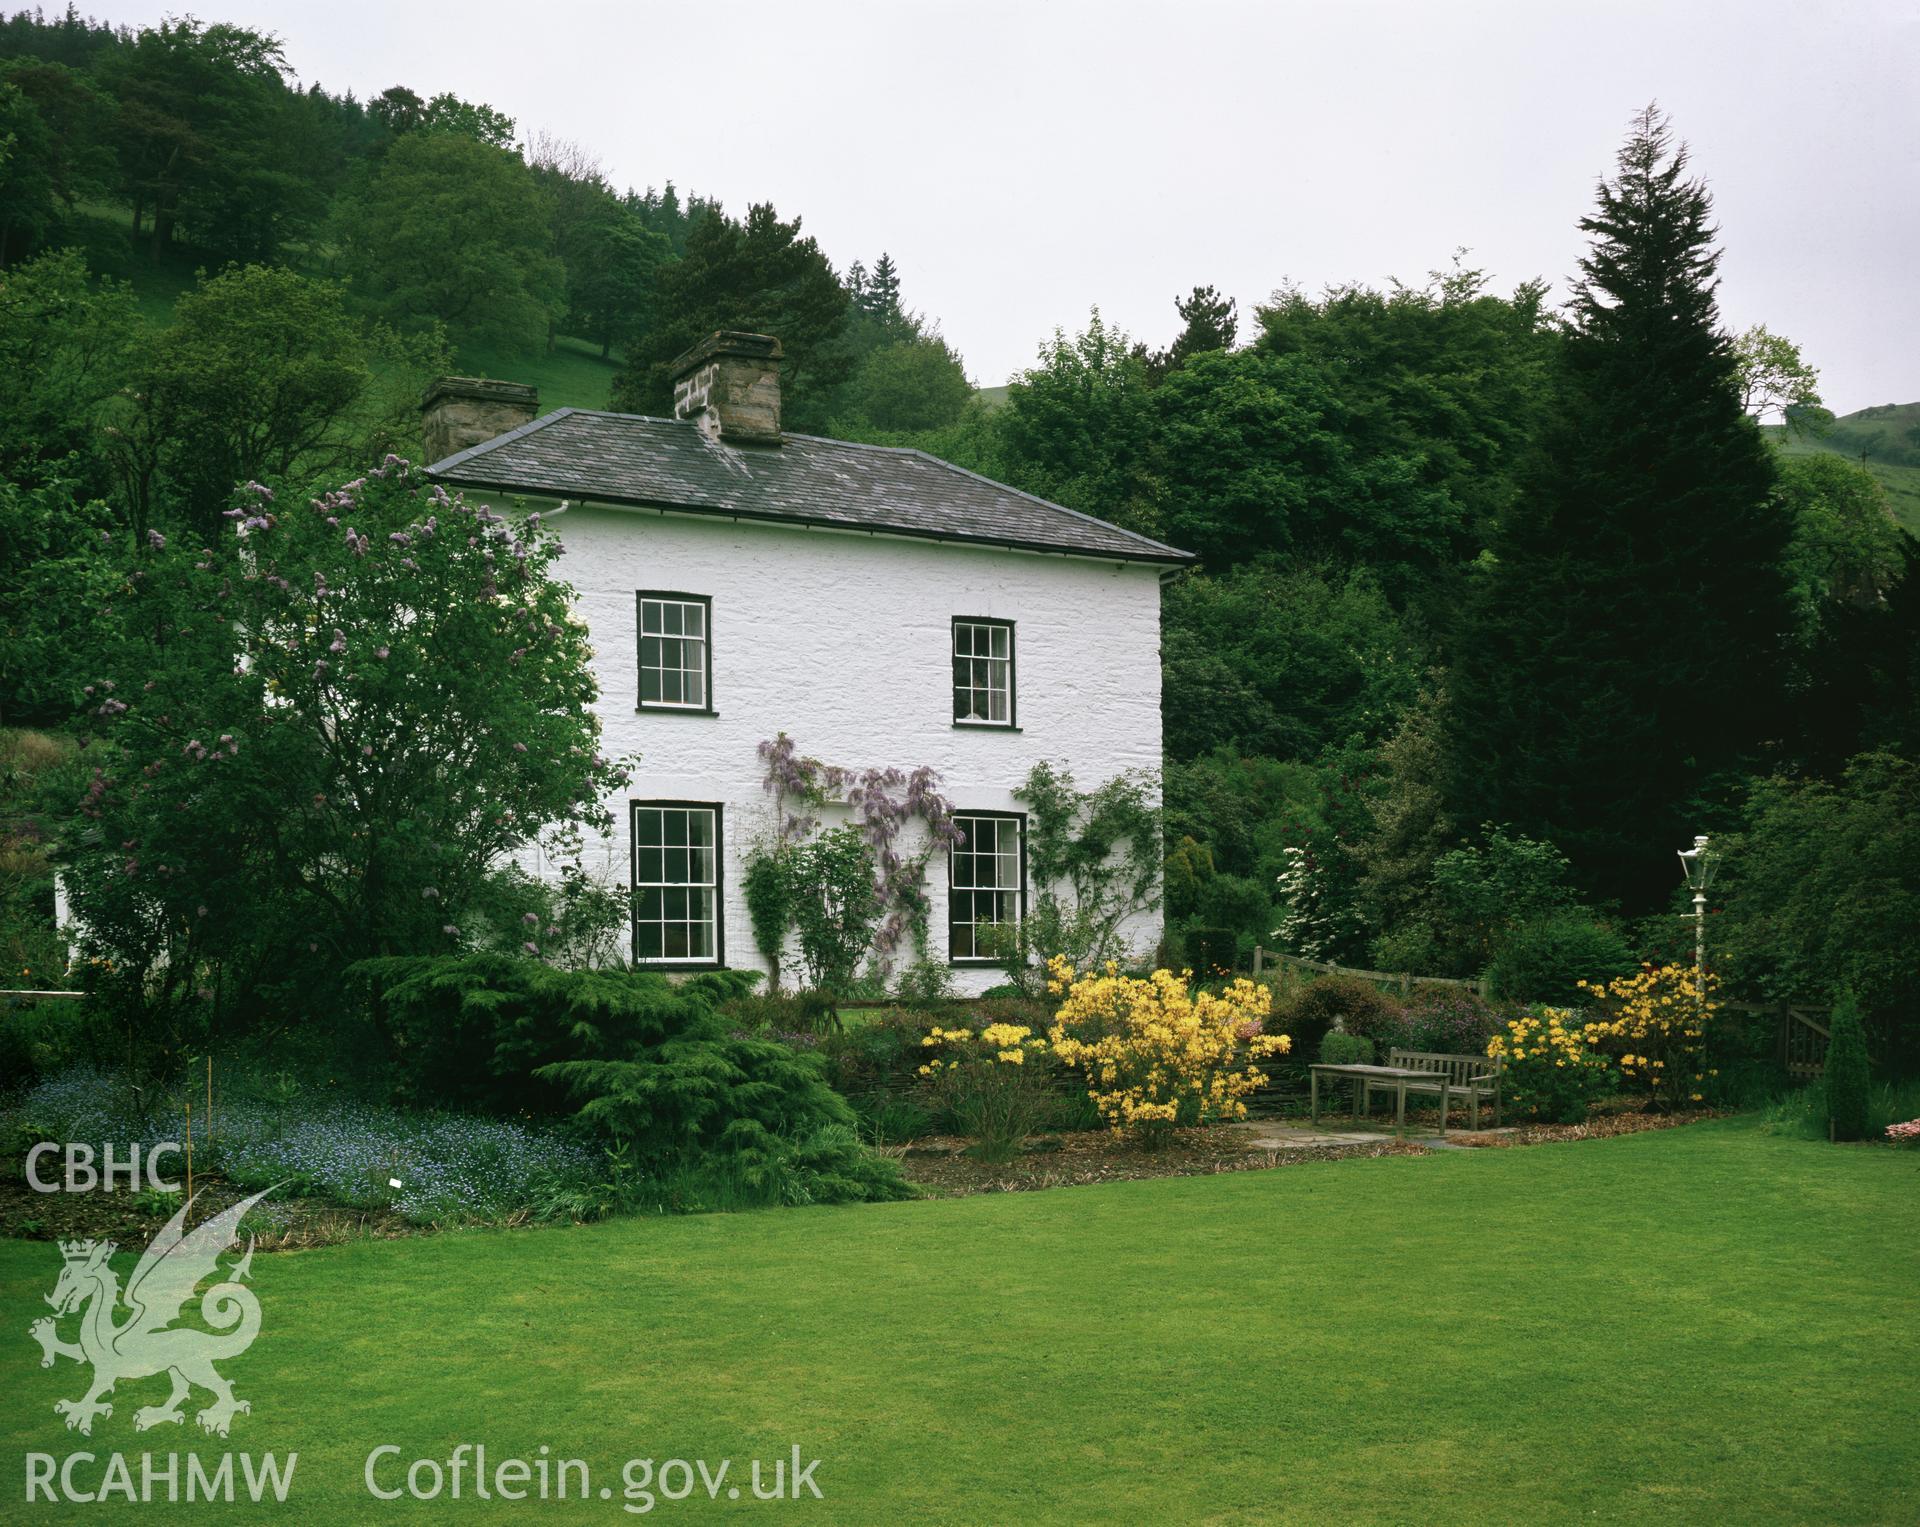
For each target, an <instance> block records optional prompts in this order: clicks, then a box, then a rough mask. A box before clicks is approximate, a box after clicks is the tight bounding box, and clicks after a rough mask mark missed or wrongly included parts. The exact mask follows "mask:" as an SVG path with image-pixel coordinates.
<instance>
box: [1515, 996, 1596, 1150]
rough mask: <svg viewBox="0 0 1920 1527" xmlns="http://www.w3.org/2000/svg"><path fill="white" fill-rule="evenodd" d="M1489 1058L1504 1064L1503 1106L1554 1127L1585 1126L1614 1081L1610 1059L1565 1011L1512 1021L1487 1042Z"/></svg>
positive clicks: (1553, 1010) (1558, 1009) (1547, 1010)
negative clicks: (1596, 1102) (1590, 1106)
mask: <svg viewBox="0 0 1920 1527" xmlns="http://www.w3.org/2000/svg"><path fill="white" fill-rule="evenodd" d="M1487 1054H1489V1055H1491V1056H1493V1057H1494V1058H1495V1059H1496V1060H1498V1061H1499V1062H1500V1102H1501V1106H1502V1107H1503V1108H1506V1109H1509V1110H1511V1111H1512V1112H1514V1113H1517V1114H1521V1115H1523V1116H1524V1117H1526V1118H1530V1119H1544V1120H1546V1121H1547V1122H1548V1123H1550V1124H1578V1123H1580V1122H1581V1120H1583V1119H1585V1118H1586V1116H1587V1105H1588V1104H1589V1103H1591V1102H1592V1101H1593V1100H1594V1099H1595V1098H1597V1097H1599V1096H1601V1095H1602V1094H1603V1093H1605V1092H1606V1090H1607V1088H1608V1086H1609V1085H1610V1084H1611V1083H1612V1081H1613V1068H1612V1067H1611V1066H1609V1065H1608V1064H1607V1060H1606V1057H1605V1056H1603V1055H1600V1054H1597V1053H1596V1052H1595V1051H1594V1050H1593V1048H1592V1047H1591V1046H1589V1045H1588V1044H1587V1041H1586V1038H1585V1036H1584V1035H1583V1034H1582V1033H1581V1031H1580V1028H1579V1027H1578V1025H1577V1024H1576V1023H1575V1021H1574V1017H1573V1014H1572V1013H1571V1012H1570V1011H1569V1010H1567V1009H1566V1008H1561V1007H1543V1008H1539V1009H1537V1010H1536V1011H1534V1012H1531V1013H1523V1014H1521V1015H1520V1016H1519V1017H1518V1018H1509V1019H1508V1020H1507V1026H1506V1027H1505V1028H1504V1029H1503V1030H1501V1032H1499V1033H1498V1034H1495V1035H1494V1036H1493V1038H1491V1039H1489V1040H1488V1041H1487Z"/></svg>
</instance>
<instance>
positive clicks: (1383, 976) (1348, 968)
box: [1253, 944, 1487, 997]
mask: <svg viewBox="0 0 1920 1527" xmlns="http://www.w3.org/2000/svg"><path fill="white" fill-rule="evenodd" d="M1269 962H1271V963H1272V964H1274V965H1278V966H1282V967H1284V966H1289V965H1291V966H1296V967H1298V968H1299V969H1301V970H1313V971H1318V972H1319V973H1320V974H1321V975H1323V976H1358V977H1359V978H1360V979H1361V980H1363V981H1381V982H1385V983H1386V984H1388V985H1390V986H1392V987H1394V988H1396V989H1397V990H1398V991H1399V992H1400V993H1401V994H1402V995H1403V996H1404V995H1406V994H1407V993H1408V992H1411V991H1412V990H1413V989H1414V987H1416V986H1464V987H1466V988H1467V989H1468V990H1469V991H1475V992H1478V993H1479V994H1480V995H1481V996H1482V997H1484V996H1486V995H1487V978H1486V977H1485V976H1482V977H1480V979H1479V980H1477V981H1463V980H1461V979H1460V978H1459V977H1458V976H1416V975H1414V974H1413V973H1412V972H1411V971H1407V970H1361V969H1360V968H1359V967H1358V966H1354V965H1335V964H1333V963H1332V962H1331V961H1329V960H1307V959H1302V958H1301V957H1300V956H1299V955H1297V954H1281V953H1280V952H1279V951H1277V950H1273V949H1262V948H1261V947H1260V946H1259V945H1258V944H1256V945H1254V948H1253V973H1254V974H1255V975H1256V976H1257V975H1259V974H1260V973H1261V972H1262V971H1264V970H1265V969H1266V968H1267V965H1268V963H1269Z"/></svg>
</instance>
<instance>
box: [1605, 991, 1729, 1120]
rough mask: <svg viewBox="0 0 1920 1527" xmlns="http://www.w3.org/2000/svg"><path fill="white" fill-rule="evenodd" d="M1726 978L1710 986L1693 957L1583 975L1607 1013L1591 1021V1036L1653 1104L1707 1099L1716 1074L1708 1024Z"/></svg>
mask: <svg viewBox="0 0 1920 1527" xmlns="http://www.w3.org/2000/svg"><path fill="white" fill-rule="evenodd" d="M1718 985H1719V978H1718V977H1716V976H1714V975H1712V974H1711V973H1709V974H1708V976H1707V978H1706V982H1705V985H1704V987H1703V986H1702V983H1701V981H1700V977H1699V973H1698V972H1697V971H1695V969H1694V968H1693V967H1692V966H1691V965H1643V966H1641V967H1640V969H1639V970H1638V971H1636V972H1635V973H1634V974H1633V975H1630V976H1618V977H1616V978H1615V979H1613V980H1611V981H1607V982H1605V983H1602V982H1598V981H1582V982H1581V983H1580V986H1581V988H1582V989H1583V990H1585V991H1587V992H1589V993H1591V994H1592V996H1593V998H1594V1000H1595V1001H1596V1002H1597V1003H1598V1004H1599V1005H1600V1007H1601V1008H1602V1009H1603V1010H1604V1011H1605V1012H1606V1014H1607V1016H1606V1017H1605V1018H1604V1019H1602V1020H1600V1021H1598V1022H1594V1023H1589V1024H1588V1025H1587V1026H1586V1028H1585V1030H1584V1033H1585V1036H1586V1039H1587V1042H1588V1043H1589V1044H1591V1045H1594V1046H1595V1047H1597V1048H1599V1049H1602V1050H1604V1051H1606V1052H1607V1053H1608V1054H1609V1055H1612V1056H1614V1057H1616V1058H1617V1060H1618V1061H1619V1065H1620V1074H1621V1076H1623V1077H1624V1078H1625V1079H1626V1081H1627V1084H1628V1085H1629V1086H1630V1087H1634V1088H1637V1089H1639V1090H1641V1091H1644V1092H1645V1093H1646V1095H1647V1101H1648V1103H1649V1104H1651V1105H1654V1106H1657V1107H1664V1108H1685V1107H1687V1106H1689V1105H1697V1104H1700V1103H1703V1102H1705V1101H1706V1093H1707V1089H1708V1087H1709V1086H1710V1084H1711V1080H1712V1078H1714V1077H1716V1076H1718V1075H1719V1074H1720V1073H1719V1071H1718V1070H1717V1069H1715V1068H1713V1067H1710V1066H1709V1065H1708V1064H1707V1025H1708V1023H1709V1022H1710V1021H1711V1020H1712V1017H1713V1014H1714V1013H1715V1012H1716V1011H1718V1009H1719V1006H1720V1004H1719V1003H1717V1002H1715V1001H1714V1000H1713V993H1714V990H1715V988H1716V987H1717V986H1718Z"/></svg>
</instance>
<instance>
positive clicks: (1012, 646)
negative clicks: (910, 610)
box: [947, 615, 1020, 732]
mask: <svg viewBox="0 0 1920 1527" xmlns="http://www.w3.org/2000/svg"><path fill="white" fill-rule="evenodd" d="M961 626H998V627H999V628H1000V629H1002V630H1004V631H1005V632H1006V633H1007V719H1006V720H1005V721H962V720H961V719H960V718H959V717H958V716H954V717H953V729H954V730H955V731H956V732H1017V731H1019V730H1020V633H1019V631H1018V629H1017V628H1016V625H1015V623H1014V622H1013V621H1011V620H1002V619H1000V618H999V617H998V616H994V615H956V616H954V617H953V619H952V620H951V621H950V622H949V623H948V626H947V670H948V682H947V702H948V708H949V712H951V711H952V709H954V700H955V691H956V689H957V686H956V685H955V684H954V683H953V674H952V670H953V664H954V662H955V661H956V659H957V654H956V653H955V652H954V650H953V647H954V638H955V636H956V635H957V634H958V632H959V628H960V627H961Z"/></svg>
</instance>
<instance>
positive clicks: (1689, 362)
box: [1450, 107, 1792, 909]
mask: <svg viewBox="0 0 1920 1527" xmlns="http://www.w3.org/2000/svg"><path fill="white" fill-rule="evenodd" d="M1618 163H1619V170H1618V174H1617V175H1616V176H1615V177H1614V178H1613V179H1612V180H1609V181H1603V182H1602V184H1601V186H1600V191H1599V205H1598V207H1597V208H1596V209H1595V211H1594V212H1593V213H1592V214H1591V215H1590V216H1588V217H1586V218H1584V219H1582V220H1581V224H1580V226H1581V228H1582V230H1583V231H1585V232H1586V233H1588V234H1589V235H1591V237H1592V245H1591V248H1590V250H1589V252H1588V253H1587V255H1586V257H1585V258H1584V259H1582V261H1581V262H1580V269H1581V279H1580V280H1579V282H1578V283H1577V284H1576V285H1575V288H1574V295H1573V301H1572V305H1571V313H1570V317H1571V329H1570V332H1569V334H1568V337H1567V341H1566V344H1565V346H1564V361H1565V364H1564V370H1563V374H1562V378H1561V395H1560V398H1559V400H1558V406H1557V408H1556V410H1555V415H1554V419H1553V422H1552V423H1551V424H1550V426H1549V427H1548V429H1547V431H1546V434H1545V439H1544V441H1543V449H1542V450H1541V452H1540V455H1539V461H1538V465H1537V467H1536V468H1535V470H1534V472H1533V473H1532V477H1533V481H1532V484H1531V487H1530V489H1529V490H1527V491H1523V493H1522V494H1521V496H1520V499H1519V501H1518V502H1517V503H1516V504H1515V505H1514V507H1513V508H1512V509H1511V511H1510V512H1509V513H1508V514H1507V515H1506V516H1505V518H1504V520H1503V522H1502V523H1501V525H1500V526H1499V528H1498V530H1497V532H1496V534H1495V537H1494V547H1493V550H1494V553H1495V561H1494V565H1493V566H1492V567H1491V569H1489V570H1488V572H1487V574H1486V576H1485V579H1484V582H1483V583H1482V584H1481V586H1480V587H1479V588H1478V590H1477V591H1476V593H1475V595H1474V597H1473V598H1472V600H1471V601H1470V604H1469V608H1468V611H1467V615H1466V619H1465V621H1464V622H1463V625H1462V629H1461V630H1460V632H1459V640H1458V646H1457V649H1456V666H1455V671H1454V675H1453V680H1452V691H1453V698H1454V708H1453V713H1452V723H1453V724H1452V728H1451V730H1452V743H1451V750H1450V751H1451V756H1452V759H1453V766H1452V776H1453V777H1452V791H1451V793H1452V795H1453V797H1454V804H1455V807H1456V811H1457V813H1458V815H1459V816H1460V818H1461V819H1462V820H1466V821H1485V820H1494V821H1503V822H1510V823H1513V824H1514V825H1515V826H1516V827H1518V828H1520V829H1521V830H1522V831H1525V832H1527V833H1529V834H1531V835H1534V836H1540V837H1548V838H1551V839H1552V840H1553V841H1554V842H1556V843H1557V844H1559V845H1560V846H1561V848H1562V849H1563V850H1565V851H1566V852H1567V854H1568V855H1569V856H1570V857H1571V858H1572V859H1573V861H1574V863H1575V865H1576V867H1577V869H1578V870H1579V872H1580V874H1581V876H1582V878H1583V879H1584V880H1585V882H1586V885H1587V888H1588V889H1589V890H1590V891H1592V892H1594V893H1596V894H1598V895H1600V896H1603V897H1608V898H1617V899H1619V900H1620V901H1621V902H1623V903H1624V904H1625V905H1626V906H1627V907H1628V908H1630V909H1635V908H1643V907H1647V906H1650V905H1652V904H1654V903H1656V902H1657V901H1659V900H1660V899H1662V898H1663V896H1664V894H1665V892H1666V891H1667V889H1668V882H1669V881H1670V880H1672V879H1673V851H1674V850H1675V849H1676V848H1677V847H1678V846H1679V845H1680V844H1681V843H1682V842H1684V841H1685V836H1684V835H1685V834H1687V833H1689V832H1691V831H1693V830H1697V825H1698V824H1697V823H1695V822H1694V821H1693V820H1691V814H1690V810H1689V808H1690V804H1691V803H1694V802H1695V801H1696V798H1697V797H1698V795H1699V794H1700V793H1701V792H1702V791H1703V790H1706V789H1710V788H1711V783H1712V780H1713V777H1714V776H1715V774H1716V773H1718V772H1719V771H1722V770H1724V769H1726V768H1728V767H1730V766H1732V765H1734V764H1736V763H1737V762H1738V761H1740V760H1741V759H1742V758H1743V757H1745V756H1750V755H1751V754H1752V753H1753V752H1754V751H1755V750H1756V749H1759V748H1761V747H1763V746H1764V745H1765V744H1766V743H1767V742H1768V741H1769V740H1771V739H1772V738H1774V737H1775V736H1776V735H1777V734H1778V723H1779V719H1780V716H1779V709H1778V696H1779V693H1780V678H1781V669H1782V656H1783V649H1784V639H1785V634H1786V633H1787V631H1788V630H1789V629H1790V627H1791V624H1792V621H1791V613H1790V606H1789V603H1788V597H1787V583H1786V579H1785V576H1784V573H1783V570H1782V560H1783V556H1784V553H1785V550H1786V546H1787V541H1788V535H1789V525H1788V522H1787V516H1786V511H1785V510H1784V509H1783V508H1782V506H1781V505H1780V504H1779V502H1778V501H1777V500H1776V498H1775V497H1774V495H1773V482H1774V472H1773V463H1772V456H1771V454H1770V452H1769V448H1768V446H1767V445H1766V443H1765V441H1764V440H1763V439H1762V437H1761V435H1760V433H1759V430H1758V428H1757V427H1756V426H1755V424H1754V422H1753V421H1752V420H1751V419H1749V418H1748V417H1747V415H1746V414H1745V412H1744V411H1743V410H1742V407H1741V401H1740V392H1739V385H1738V380H1737V374H1736V366H1735V358H1734V353H1733V346H1732V342H1731V340H1730V339H1729V337H1728V336H1727V335H1726V334H1725V333H1724V332H1723V331H1722V329H1721V327H1720V318H1719V312H1718V308H1717V304H1716V301H1715V289H1716V287H1717V285H1718V282H1717V280H1716V276H1715V269H1716V267H1717V266H1718V264H1719V259H1720V256H1719V252H1718V250H1716V249H1715V248H1714V246H1713V240H1714V236H1715V229H1714V228H1713V226H1712V224H1711V222H1710V216H1711V210H1712V204H1711V199H1710V198H1709V196H1708V194H1707V190H1706V187H1705V186H1704V185H1703V184H1702V183H1701V182H1700V181H1698V180H1696V179H1692V178H1690V177H1689V176H1688V174H1687V150H1686V148H1685V146H1684V145H1683V144H1678V143H1676V142H1675V141H1674V139H1673V137H1672V132H1671V129H1670V127H1669V125H1668V123H1667V121H1666V119H1665V118H1664V117H1663V116H1662V115H1661V114H1660V112H1659V111H1658V109H1657V108H1655V107H1648V108H1647V110H1646V111H1645V112H1643V113H1642V114H1641V115H1640V116H1639V117H1638V118H1637V119H1636V121H1635V123H1634V126H1633V130H1632V132H1631V134H1630V135H1629V137H1628V139H1627V142H1626V145H1625V147H1624V148H1622V150H1621V151H1620V155H1619V161H1618Z"/></svg>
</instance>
